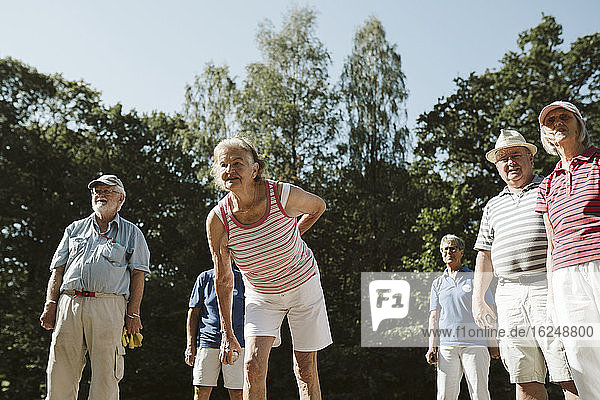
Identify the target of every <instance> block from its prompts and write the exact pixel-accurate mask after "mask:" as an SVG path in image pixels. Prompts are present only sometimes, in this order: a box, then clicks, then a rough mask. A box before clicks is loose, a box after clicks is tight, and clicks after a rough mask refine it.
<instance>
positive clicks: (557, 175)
mask: <svg viewBox="0 0 600 400" xmlns="http://www.w3.org/2000/svg"><path fill="white" fill-rule="evenodd" d="M535 211H537V212H539V213H542V214H543V213H548V217H549V219H550V222H551V223H552V228H553V230H554V235H553V244H554V249H553V251H552V269H553V270H556V269H558V268H563V267H569V266H572V265H577V264H582V263H584V262H588V261H595V260H600V150H598V149H597V148H595V147H594V146H591V147H590V148H588V149H587V150H586V151H585V152H584V153H583V154H580V155H578V156H576V157H574V158H573V160H572V161H571V163H570V165H569V166H568V167H567V166H563V164H562V161H559V162H558V164H557V165H556V168H555V169H554V171H552V173H551V174H550V175H548V176H547V177H546V179H544V181H543V182H542V183H541V185H540V191H539V193H538V199H537V205H536V208H535Z"/></svg>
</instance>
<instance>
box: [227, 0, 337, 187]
mask: <svg viewBox="0 0 600 400" xmlns="http://www.w3.org/2000/svg"><path fill="white" fill-rule="evenodd" d="M315 29H316V13H315V11H314V10H312V9H310V8H297V9H294V10H291V11H290V12H289V14H287V15H286V17H285V19H284V22H283V26H282V28H281V30H279V31H277V30H276V29H275V27H274V26H273V25H272V23H271V22H270V21H268V20H267V21H266V22H265V23H263V24H261V25H260V26H259V31H258V34H257V41H258V47H259V49H260V51H261V54H262V57H263V61H262V62H259V63H253V64H250V65H249V66H248V67H247V77H246V79H245V81H244V85H243V89H242V91H241V96H240V102H239V111H238V113H239V114H238V119H239V125H240V129H241V130H242V131H243V132H245V133H246V134H248V135H250V136H251V137H252V138H253V139H255V140H256V142H257V145H258V147H259V148H260V150H261V151H263V152H264V153H265V155H266V156H267V158H268V161H269V165H270V167H269V168H270V169H271V171H272V173H273V175H274V176H276V177H277V178H280V179H286V180H291V181H293V182H299V181H300V180H304V178H305V177H306V176H307V175H308V174H312V175H314V174H315V173H317V175H318V172H319V171H322V169H323V168H324V163H325V161H326V160H327V159H328V157H330V156H331V153H332V150H333V146H332V143H333V141H334V139H335V124H336V113H335V107H336V101H335V98H334V96H333V91H332V89H331V87H330V83H329V75H328V67H329V65H330V64H331V58H330V56H329V53H328V52H327V50H326V49H325V46H324V45H323V43H322V42H321V41H320V40H319V39H318V38H317V37H316V35H315Z"/></svg>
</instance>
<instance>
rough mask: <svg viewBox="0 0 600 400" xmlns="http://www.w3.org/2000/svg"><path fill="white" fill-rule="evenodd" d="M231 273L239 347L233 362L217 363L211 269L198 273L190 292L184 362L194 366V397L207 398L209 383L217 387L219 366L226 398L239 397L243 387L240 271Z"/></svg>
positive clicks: (217, 329)
mask: <svg viewBox="0 0 600 400" xmlns="http://www.w3.org/2000/svg"><path fill="white" fill-rule="evenodd" d="M233 276H234V289H233V316H232V320H233V331H234V333H235V336H236V339H237V340H238V342H239V343H240V345H241V346H242V352H241V354H239V355H238V360H237V361H236V362H235V363H234V364H233V365H225V364H221V361H220V360H219V348H220V346H221V323H220V315H219V306H218V303H217V292H216V291H215V281H214V279H215V272H214V270H213V269H209V270H207V271H204V272H202V273H201V274H200V275H198V278H197V279H196V283H195V285H194V288H193V289H192V293H191V295H190V302H189V310H188V316H187V348H186V350H185V362H186V364H188V365H190V366H192V365H193V366H194V371H193V384H194V400H208V399H209V398H210V393H211V391H212V388H213V386H217V378H218V377H219V372H220V371H221V369H222V370H223V381H224V383H225V387H226V388H227V389H228V390H229V397H230V399H232V400H234V399H236V400H237V399H239V400H241V399H242V388H243V386H244V283H243V281H242V274H241V273H240V271H238V270H237V269H234V270H233Z"/></svg>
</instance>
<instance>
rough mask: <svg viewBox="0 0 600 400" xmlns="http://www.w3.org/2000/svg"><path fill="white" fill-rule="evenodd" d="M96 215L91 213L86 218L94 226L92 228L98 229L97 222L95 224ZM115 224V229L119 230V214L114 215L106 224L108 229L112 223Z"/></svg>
mask: <svg viewBox="0 0 600 400" xmlns="http://www.w3.org/2000/svg"><path fill="white" fill-rule="evenodd" d="M95 216H96V213H92V214H91V215H90V216H89V217H88V218H89V219H91V220H92V224H93V225H94V227H96V228H100V227H99V226H98V222H96V218H95ZM113 222H114V223H115V225H117V229H119V227H120V226H121V216H120V215H119V213H116V214H115V217H114V218H113V219H112V220H111V221H110V222H109V223H108V229H110V227H111V225H112V223H113Z"/></svg>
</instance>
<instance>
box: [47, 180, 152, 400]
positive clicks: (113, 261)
mask: <svg viewBox="0 0 600 400" xmlns="http://www.w3.org/2000/svg"><path fill="white" fill-rule="evenodd" d="M88 189H90V194H91V199H92V209H93V210H94V213H93V214H91V215H90V216H88V217H87V218H84V219H81V220H79V221H75V222H73V223H72V224H70V225H69V226H68V227H67V228H66V229H65V232H64V234H63V237H62V240H61V241H60V244H59V245H58V248H57V249H56V252H55V253H54V257H53V258H52V262H51V263H50V271H51V275H50V279H49V281H48V289H47V292H46V304H45V305H44V311H43V312H42V315H41V316H40V323H41V325H42V327H43V328H45V329H48V330H54V332H53V334H52V343H51V345H50V355H49V357H48V368H47V375H48V384H47V387H48V389H47V391H48V394H47V397H46V400H55V399H59V400H62V399H76V398H77V394H78V391H79V380H80V379H81V371H82V370H83V367H84V365H85V354H86V353H88V355H89V358H90V364H91V368H92V378H91V382H90V393H89V399H90V400H118V399H119V381H120V380H121V378H122V377H123V366H124V361H123V355H124V354H125V348H124V347H123V345H122V343H121V336H122V334H123V326H125V328H127V331H128V332H129V333H130V334H136V333H138V332H139V331H140V329H142V320H141V311H140V306H141V302H142V296H143V293H144V276H145V274H147V273H149V272H150V269H149V266H150V252H149V251H148V245H147V244H146V240H145V239H144V235H143V234H142V232H141V231H140V229H139V228H138V227H137V226H135V225H134V224H133V223H131V222H129V221H127V220H126V219H125V218H122V217H121V216H119V214H118V212H119V210H120V209H121V206H122V205H123V203H124V202H125V187H124V186H123V182H121V180H120V179H119V178H117V176H115V175H102V176H101V177H99V178H98V179H94V180H93V181H91V182H90V183H89V184H88Z"/></svg>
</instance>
